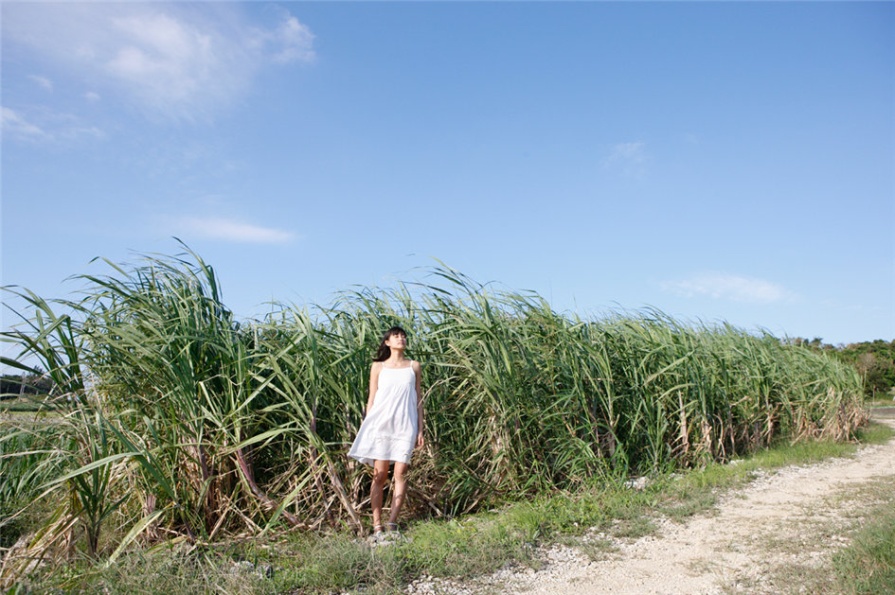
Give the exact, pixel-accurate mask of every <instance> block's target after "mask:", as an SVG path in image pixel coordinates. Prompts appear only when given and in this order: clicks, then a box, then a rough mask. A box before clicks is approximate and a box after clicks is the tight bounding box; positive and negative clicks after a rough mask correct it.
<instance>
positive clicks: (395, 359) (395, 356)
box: [385, 349, 407, 366]
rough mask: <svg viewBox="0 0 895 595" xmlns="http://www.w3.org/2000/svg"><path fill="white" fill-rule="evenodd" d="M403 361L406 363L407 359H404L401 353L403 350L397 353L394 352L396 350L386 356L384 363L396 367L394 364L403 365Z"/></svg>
mask: <svg viewBox="0 0 895 595" xmlns="http://www.w3.org/2000/svg"><path fill="white" fill-rule="evenodd" d="M405 361H407V359H406V358H405V357H404V351H403V350H401V351H398V350H396V349H392V352H391V354H390V355H389V356H388V359H387V360H385V363H387V364H391V365H393V366H394V365H396V364H401V363H404V362H405Z"/></svg>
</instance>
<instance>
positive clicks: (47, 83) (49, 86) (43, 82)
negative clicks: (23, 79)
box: [28, 74, 53, 91]
mask: <svg viewBox="0 0 895 595" xmlns="http://www.w3.org/2000/svg"><path fill="white" fill-rule="evenodd" d="M28 78H29V79H31V81H32V82H34V83H37V85H38V86H39V87H40V88H42V89H46V90H47V91H52V90H53V81H51V80H50V79H48V78H47V77H45V76H40V75H38V74H31V75H29V76H28Z"/></svg>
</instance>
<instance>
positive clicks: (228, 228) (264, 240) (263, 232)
mask: <svg viewBox="0 0 895 595" xmlns="http://www.w3.org/2000/svg"><path fill="white" fill-rule="evenodd" d="M174 228H175V230H176V232H177V233H179V234H190V235H193V236H196V237H200V238H206V239H212V240H223V241H227V242H240V243H247V244H286V243H289V242H291V241H292V240H294V239H295V234H294V233H292V232H290V231H285V230H282V229H275V228H272V227H262V226H260V225H254V224H251V223H245V222H242V221H234V220H233V219H225V218H220V217H210V218H202V217H183V218H181V219H179V220H178V221H176V222H175V224H174Z"/></svg>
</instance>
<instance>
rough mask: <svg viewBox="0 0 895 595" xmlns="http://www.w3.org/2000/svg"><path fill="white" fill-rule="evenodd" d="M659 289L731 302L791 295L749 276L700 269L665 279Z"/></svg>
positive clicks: (774, 299)
mask: <svg viewBox="0 0 895 595" xmlns="http://www.w3.org/2000/svg"><path fill="white" fill-rule="evenodd" d="M662 289H663V290H665V291H668V292H671V293H674V294H676V295H680V296H683V297H688V298H689V297H710V298H714V299H721V300H729V301H734V302H748V303H756V304H771V303H776V302H784V301H790V300H793V299H795V297H796V296H795V294H794V293H793V292H791V291H789V290H788V289H786V288H785V287H783V286H781V285H778V284H776V283H772V282H770V281H766V280H764V279H756V278H753V277H744V276H741V275H731V274H726V273H703V274H698V275H694V276H692V277H689V278H687V279H681V280H677V281H665V282H663V283H662Z"/></svg>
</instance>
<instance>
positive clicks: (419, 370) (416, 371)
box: [411, 361, 426, 448]
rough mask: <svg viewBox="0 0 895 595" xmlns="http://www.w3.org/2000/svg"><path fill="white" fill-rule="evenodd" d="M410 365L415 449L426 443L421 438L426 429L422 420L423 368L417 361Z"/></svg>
mask: <svg viewBox="0 0 895 595" xmlns="http://www.w3.org/2000/svg"><path fill="white" fill-rule="evenodd" d="M411 365H412V366H413V375H414V376H415V377H416V423H417V433H416V447H417V448H422V447H423V445H424V444H425V443H426V439H425V438H424V437H423V429H424V428H425V427H426V424H425V420H424V419H423V388H422V385H423V380H422V378H423V367H422V365H420V363H419V362H417V361H414V362H413V363H412V364H411Z"/></svg>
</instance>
